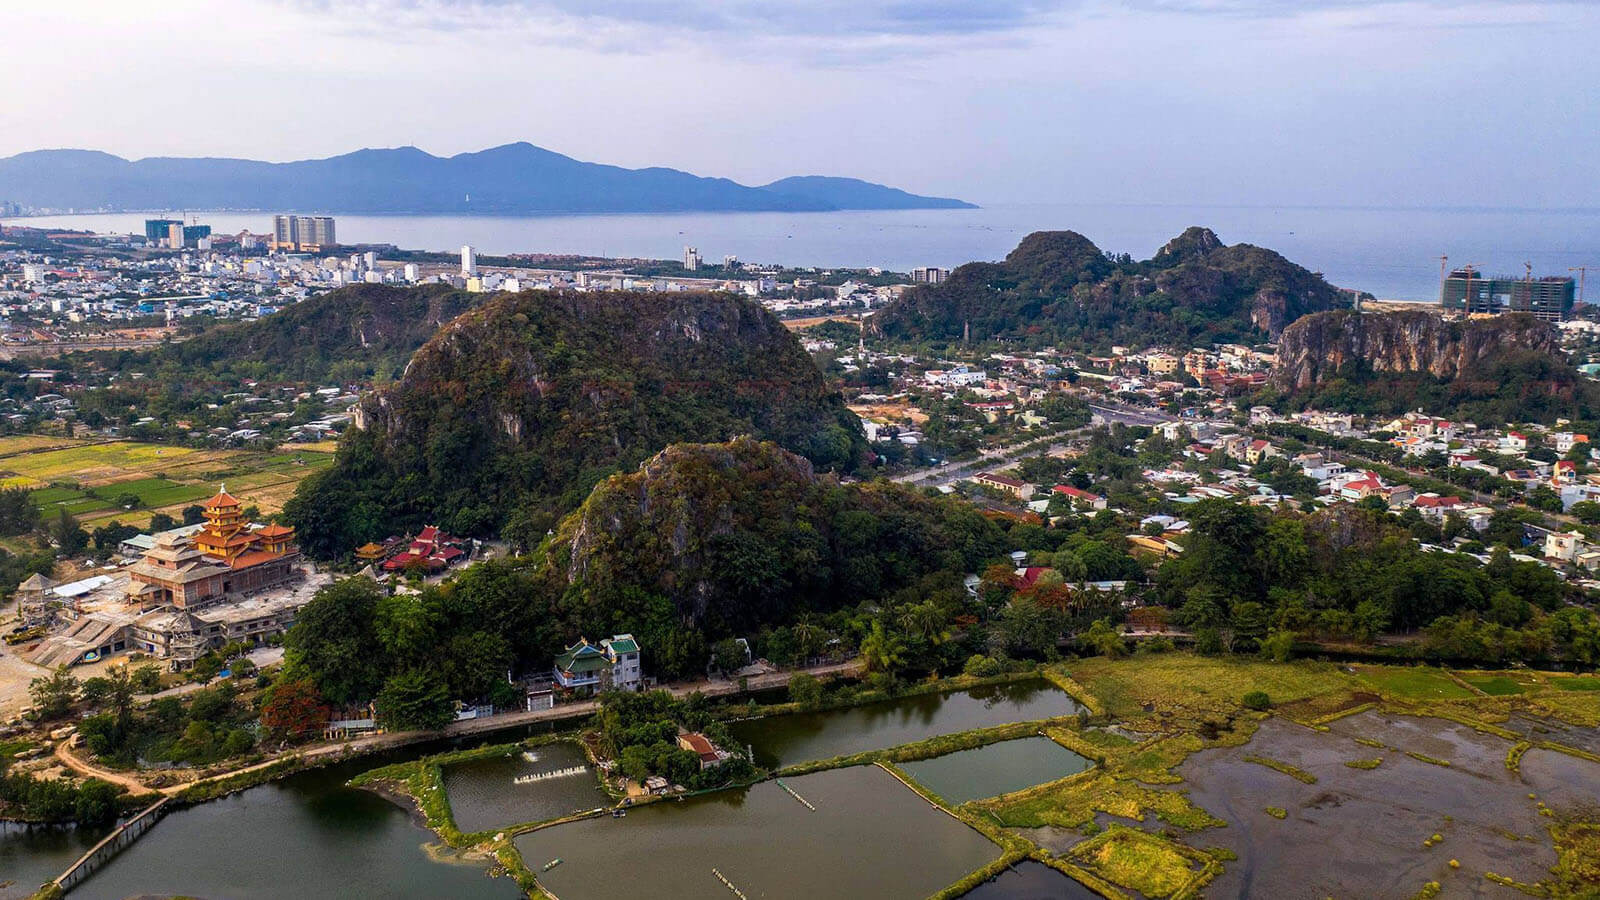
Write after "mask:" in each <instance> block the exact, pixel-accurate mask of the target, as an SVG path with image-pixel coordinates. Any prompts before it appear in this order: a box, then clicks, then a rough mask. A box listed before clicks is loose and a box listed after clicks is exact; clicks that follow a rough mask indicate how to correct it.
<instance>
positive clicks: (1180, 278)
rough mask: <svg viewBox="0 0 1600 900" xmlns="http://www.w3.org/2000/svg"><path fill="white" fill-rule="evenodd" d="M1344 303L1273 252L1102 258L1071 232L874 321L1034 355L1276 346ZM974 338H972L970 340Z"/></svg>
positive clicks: (1186, 244) (1026, 247)
mask: <svg viewBox="0 0 1600 900" xmlns="http://www.w3.org/2000/svg"><path fill="white" fill-rule="evenodd" d="M1342 303H1344V300H1343V298H1342V297H1341V295H1340V292H1339V291H1338V290H1337V289H1336V288H1334V287H1332V286H1331V285H1329V284H1328V283H1327V282H1326V281H1324V280H1323V279H1322V278H1321V277H1320V276H1318V275H1316V274H1315V273H1312V272H1309V271H1307V270H1306V269H1304V268H1302V267H1300V266H1297V265H1295V264H1294V263H1291V262H1289V261H1288V260H1286V259H1284V258H1283V257H1282V256H1280V255H1278V254H1277V253H1274V252H1273V251H1271V250H1266V249H1263V248H1260V247H1253V246H1250V245H1248V244H1237V245H1234V246H1231V247H1230V246H1227V245H1224V244H1223V243H1222V241H1221V240H1219V239H1218V238H1217V236H1216V235H1215V234H1213V233H1212V232H1211V231H1209V230H1207V229H1204V228H1190V229H1188V230H1187V231H1185V232H1184V233H1183V234H1182V235H1179V236H1178V237H1177V238H1174V239H1173V240H1172V241H1170V242H1169V243H1168V244H1167V245H1166V246H1164V247H1163V248H1162V249H1161V251H1160V252H1158V253H1157V254H1156V255H1155V256H1154V257H1153V258H1152V259H1149V260H1145V261H1143V262H1137V261H1134V260H1133V259H1131V258H1129V257H1127V256H1120V257H1114V256H1111V255H1110V254H1107V253H1105V252H1103V251H1101V250H1100V249H1099V248H1098V247H1096V246H1095V245H1094V244H1093V243H1092V242H1091V241H1090V240H1089V239H1088V238H1086V237H1084V236H1083V235H1080V234H1077V233H1075V232H1071V231H1055V232H1051V231H1042V232H1036V233H1034V234H1030V235H1028V236H1027V237H1026V238H1024V239H1023V240H1022V243H1020V244H1018V245H1017V248H1016V249H1015V250H1013V251H1011V253H1010V254H1009V255H1007V256H1006V258H1005V260H1004V261H1002V262H999V263H968V264H967V265H964V266H961V267H960V268H958V269H956V270H955V271H954V272H952V273H951V274H950V277H949V278H948V279H947V280H946V281H945V282H944V283H942V284H938V285H928V286H923V287H918V288H915V289H913V290H910V291H908V292H906V294H905V295H904V296H902V297H901V298H900V299H898V300H896V301H894V302H893V303H891V304H889V305H888V306H886V307H885V308H884V309H883V310H882V311H881V312H879V313H878V314H877V315H876V316H874V317H873V326H874V327H875V328H877V329H878V330H879V331H880V332H881V333H882V334H884V335H885V336H887V337H890V338H896V339H902V340H917V341H932V342H950V341H957V340H961V339H962V338H963V337H964V336H970V339H971V340H974V341H987V340H1008V341H1020V342H1023V343H1025V344H1040V345H1043V344H1058V343H1077V344H1084V345H1091V346H1096V345H1110V344H1113V343H1132V344H1137V345H1145V344H1151V343H1175V344H1188V343H1192V342H1197V341H1227V340H1245V341H1248V340H1253V339H1259V338H1262V337H1265V336H1270V335H1275V334H1277V333H1278V332H1279V331H1281V330H1282V329H1283V327H1284V326H1285V325H1287V324H1288V323H1289V322H1291V321H1293V320H1294V319H1296V318H1298V317H1299V316H1302V315H1304V314H1306V313H1309V312H1315V311H1318V310H1325V309H1333V308H1335V307H1336V306H1339V305H1341V304H1342ZM969 332H970V334H969Z"/></svg>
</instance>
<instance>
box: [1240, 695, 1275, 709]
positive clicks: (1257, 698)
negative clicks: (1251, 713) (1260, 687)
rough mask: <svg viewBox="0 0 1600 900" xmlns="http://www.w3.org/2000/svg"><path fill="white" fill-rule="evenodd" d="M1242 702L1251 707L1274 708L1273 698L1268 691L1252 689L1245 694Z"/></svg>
mask: <svg viewBox="0 0 1600 900" xmlns="http://www.w3.org/2000/svg"><path fill="white" fill-rule="evenodd" d="M1241 702H1243V703H1244V705H1245V706H1246V707H1247V708H1249V709H1271V708H1272V698H1271V697H1268V696H1267V692H1266V691H1250V692H1249V693H1247V694H1245V695H1244V699H1243V700H1242V701H1241Z"/></svg>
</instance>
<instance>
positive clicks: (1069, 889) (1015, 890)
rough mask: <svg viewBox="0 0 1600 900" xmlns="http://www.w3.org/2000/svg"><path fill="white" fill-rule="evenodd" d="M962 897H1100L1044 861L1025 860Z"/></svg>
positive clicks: (994, 899)
mask: <svg viewBox="0 0 1600 900" xmlns="http://www.w3.org/2000/svg"><path fill="white" fill-rule="evenodd" d="M961 900H1101V897H1100V895H1099V894H1097V893H1095V892H1094V891H1092V890H1090V889H1089V888H1086V887H1084V886H1083V885H1081V884H1079V883H1078V882H1076V881H1073V880H1072V879H1071V878H1068V877H1067V876H1066V875H1063V874H1062V873H1060V872H1057V871H1056V870H1055V869H1052V868H1050V867H1049V866H1047V865H1045V864H1044V863H1041V862H1034V861H1033V860H1025V861H1023V862H1020V863H1017V864H1016V865H1014V866H1012V867H1011V868H1009V869H1007V870H1005V871H1004V872H1001V873H1000V874H999V875H996V876H995V877H993V878H991V879H989V880H988V881H985V882H984V883H983V884H980V885H978V886H977V887H976V888H973V889H972V890H970V891H968V892H967V893H965V894H962V895H961Z"/></svg>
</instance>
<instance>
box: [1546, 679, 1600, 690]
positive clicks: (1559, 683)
mask: <svg viewBox="0 0 1600 900" xmlns="http://www.w3.org/2000/svg"><path fill="white" fill-rule="evenodd" d="M1550 686H1551V687H1553V688H1557V689H1559V690H1563V691H1600V675H1579V676H1577V677H1576V678H1552V679H1550Z"/></svg>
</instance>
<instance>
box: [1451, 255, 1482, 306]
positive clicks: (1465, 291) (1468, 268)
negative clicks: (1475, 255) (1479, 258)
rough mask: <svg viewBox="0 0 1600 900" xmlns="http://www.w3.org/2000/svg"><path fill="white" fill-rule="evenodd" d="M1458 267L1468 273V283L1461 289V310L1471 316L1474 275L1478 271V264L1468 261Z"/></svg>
mask: <svg viewBox="0 0 1600 900" xmlns="http://www.w3.org/2000/svg"><path fill="white" fill-rule="evenodd" d="M1456 269H1457V271H1461V272H1465V273H1467V283H1466V285H1465V286H1464V287H1463V288H1462V289H1461V312H1462V313H1463V314H1465V315H1469V316H1470V315H1472V276H1473V274H1474V273H1475V272H1477V271H1478V264H1477V263H1467V264H1466V265H1463V266H1457V267H1456Z"/></svg>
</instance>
